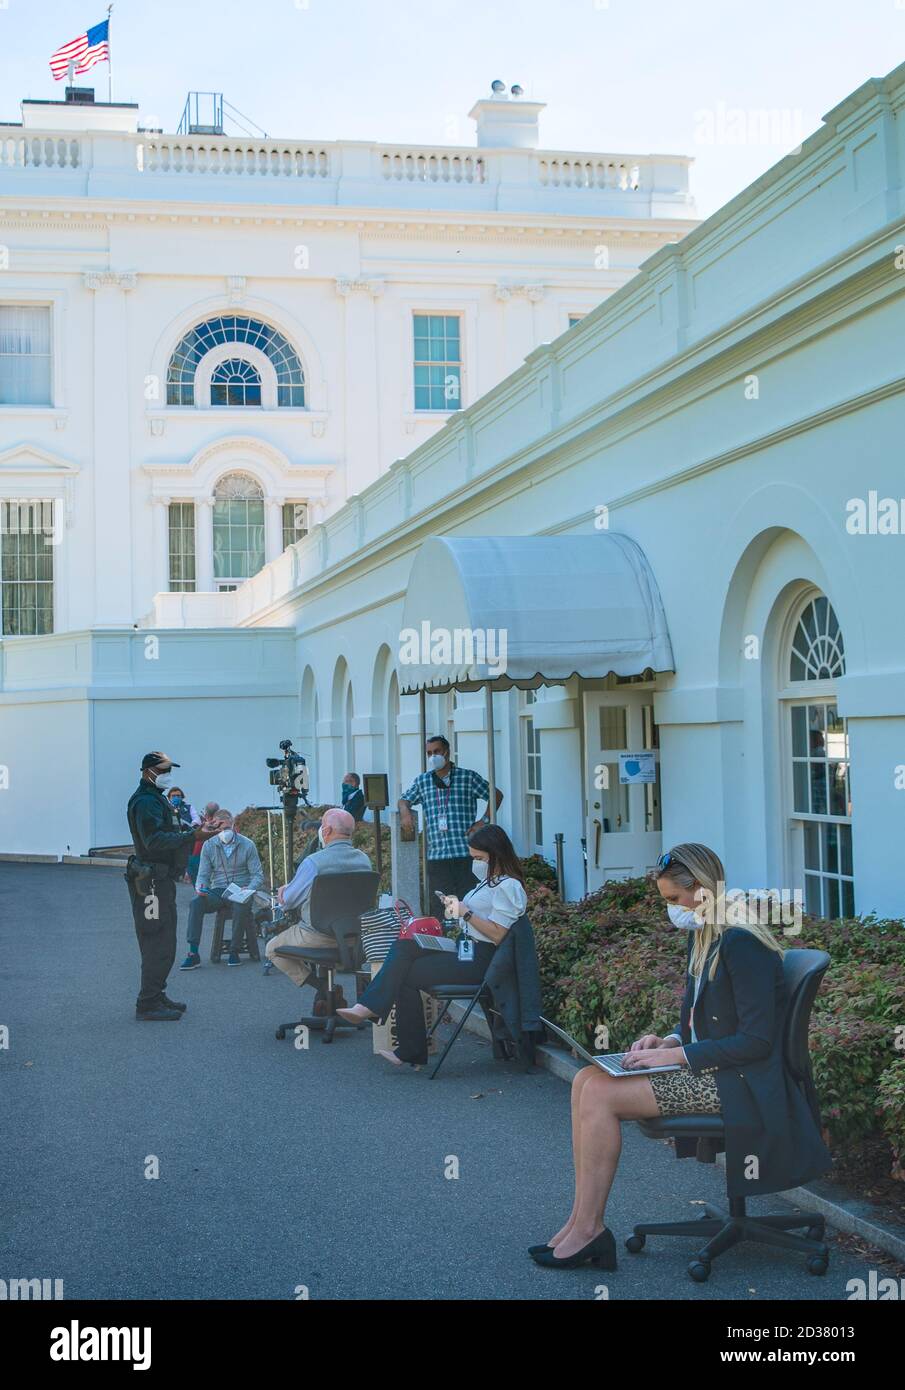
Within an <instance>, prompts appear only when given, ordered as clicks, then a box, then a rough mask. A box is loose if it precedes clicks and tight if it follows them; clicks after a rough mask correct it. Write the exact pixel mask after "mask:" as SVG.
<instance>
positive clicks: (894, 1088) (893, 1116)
mask: <svg viewBox="0 0 905 1390" xmlns="http://www.w3.org/2000/svg"><path fill="white" fill-rule="evenodd" d="M877 1102H878V1105H879V1107H880V1123H881V1125H882V1127H883V1130H884V1132H885V1134H886V1137H887V1138H888V1139H889V1142H890V1144H891V1146H892V1153H893V1167H892V1173H891V1175H890V1176H891V1177H894V1178H898V1180H899V1181H900V1182H905V1058H903V1057H899V1058H897V1059H896V1061H894V1062H893V1063H892V1065H891V1066H888V1067H887V1068H886V1070H885V1071H884V1072H883V1073H882V1075H881V1077H880V1080H879V1083H878V1085H877Z"/></svg>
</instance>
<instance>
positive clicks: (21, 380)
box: [0, 304, 52, 405]
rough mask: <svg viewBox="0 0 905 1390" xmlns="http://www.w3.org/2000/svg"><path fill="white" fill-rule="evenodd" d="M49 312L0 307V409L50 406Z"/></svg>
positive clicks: (38, 309) (9, 305) (44, 308)
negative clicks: (20, 406)
mask: <svg viewBox="0 0 905 1390" xmlns="http://www.w3.org/2000/svg"><path fill="white" fill-rule="evenodd" d="M51 404H52V392H51V354H50V309H49V308H46V307H37V308H30V307H25V306H23V305H15V304H7V305H2V306H0V405H51Z"/></svg>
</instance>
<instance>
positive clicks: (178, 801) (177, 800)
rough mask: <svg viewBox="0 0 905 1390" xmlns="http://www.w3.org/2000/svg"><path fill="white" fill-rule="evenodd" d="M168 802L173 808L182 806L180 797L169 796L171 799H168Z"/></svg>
mask: <svg viewBox="0 0 905 1390" xmlns="http://www.w3.org/2000/svg"><path fill="white" fill-rule="evenodd" d="M170 800H171V801H172V803H173V805H174V806H181V805H182V797H181V796H171V797H170Z"/></svg>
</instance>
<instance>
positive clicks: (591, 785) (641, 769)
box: [584, 687, 661, 892]
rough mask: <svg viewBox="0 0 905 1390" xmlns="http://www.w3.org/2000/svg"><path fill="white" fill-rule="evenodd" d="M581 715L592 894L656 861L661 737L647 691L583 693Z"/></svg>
mask: <svg viewBox="0 0 905 1390" xmlns="http://www.w3.org/2000/svg"><path fill="white" fill-rule="evenodd" d="M584 718H585V755H586V760H587V761H586V778H587V782H586V786H587V796H586V822H585V827H586V828H585V834H586V836H587V852H588V890H589V891H590V892H593V891H594V889H595V888H599V887H600V885H601V884H602V883H603V881H604V880H605V879H608V878H630V877H632V876H634V875H636V874H643V873H646V872H647V870H648V869H652V868H653V867H654V865H655V864H656V862H657V858H658V856H659V854H660V852H661V847H660V839H661V836H660V747H659V743H660V740H659V731H658V729H657V726H656V724H655V723H654V705H653V695H652V694H651V692H650V691H639V690H632V689H630V688H628V687H624V688H622V689H617V690H613V691H597V690H595V691H585V694H584ZM648 778H649V779H651V780H647V779H648ZM642 779H644V780H642Z"/></svg>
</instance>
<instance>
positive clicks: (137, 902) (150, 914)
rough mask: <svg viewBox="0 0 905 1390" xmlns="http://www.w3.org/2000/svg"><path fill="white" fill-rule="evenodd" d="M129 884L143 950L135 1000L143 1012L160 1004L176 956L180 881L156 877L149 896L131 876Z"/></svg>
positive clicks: (139, 943)
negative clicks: (136, 885)
mask: <svg viewBox="0 0 905 1390" xmlns="http://www.w3.org/2000/svg"><path fill="white" fill-rule="evenodd" d="M126 883H127V884H128V887H129V899H130V901H131V903H132V919H133V921H134V923H135V935H136V936H137V938H138V949H139V951H140V952H141V988H140V990H139V993H138V998H137V999H136V1001H135V1007H136V1009H138V1011H139V1012H140V1013H141V1012H145V1011H146V1010H148V1009H152V1008H154V1007H155V1005H157V1004H159V1003H160V1001H161V999H162V998H163V994H164V991H165V990H166V987H167V976H168V975H169V973H170V971H171V970H172V969H173V961H174V960H175V959H176V884H175V881H174V880H173V879H171V878H155V879H154V882H153V886H152V889H151V893H150V895H148V896H147V897H146V896H144V895H142V894H141V893H139V892H137V890H136V888H135V880H134V879H132V878H128V877H127V878H126Z"/></svg>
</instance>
